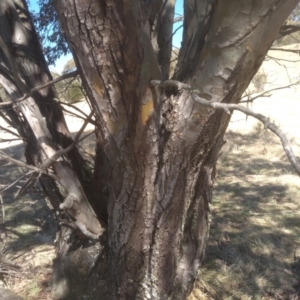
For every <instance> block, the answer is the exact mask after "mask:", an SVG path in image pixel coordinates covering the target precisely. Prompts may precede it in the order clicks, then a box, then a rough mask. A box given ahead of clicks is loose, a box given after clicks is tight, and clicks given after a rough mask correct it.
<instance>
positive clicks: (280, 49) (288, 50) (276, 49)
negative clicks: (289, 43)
mask: <svg viewBox="0 0 300 300" xmlns="http://www.w3.org/2000/svg"><path fill="white" fill-rule="evenodd" d="M270 50H273V51H284V52H293V53H298V54H300V50H296V49H284V48H276V47H272V48H270Z"/></svg>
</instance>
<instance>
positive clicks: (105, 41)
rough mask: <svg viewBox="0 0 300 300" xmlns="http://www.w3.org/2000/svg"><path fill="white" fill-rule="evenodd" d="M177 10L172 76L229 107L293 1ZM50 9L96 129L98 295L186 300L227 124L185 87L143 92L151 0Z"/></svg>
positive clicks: (75, 1) (155, 73)
mask: <svg viewBox="0 0 300 300" xmlns="http://www.w3.org/2000/svg"><path fill="white" fill-rule="evenodd" d="M185 3H186V4H185V12H186V14H187V17H186V18H185V29H184V32H185V36H184V39H183V47H182V49H181V51H180V55H179V57H180V59H179V64H178V68H177V73H176V74H175V78H176V79H179V80H180V81H183V82H186V83H188V84H190V85H191V86H192V87H193V88H194V89H195V90H197V92H198V94H199V96H200V97H202V98H204V99H209V100H213V101H219V102H228V103H236V102H238V101H239V99H240V96H241V95H242V93H243V91H244V89H245V88H246V86H247V85H248V84H249V82H250V80H251V78H252V76H253V75H254V74H255V72H256V71H257V69H258V67H259V66H260V64H261V63H262V60H263V58H264V56H265V54H266V52H267V50H268V48H269V47H270V45H271V43H272V42H273V40H274V39H275V37H276V34H277V33H278V30H279V28H280V26H281V25H282V24H283V22H284V20H285V19H286V18H287V16H288V14H289V13H290V12H291V10H292V9H293V7H295V5H296V4H297V1H296V0H289V1H287V0H284V1H283V0H281V1H279V0H269V1H240V0H232V1H213V0H211V1H210V0H207V1H200V2H199V1H195V0H187V1H186V2H185ZM56 6H57V10H58V12H59V15H60V20H61V24H62V27H63V28H64V30H65V33H66V36H67V38H68V41H69V43H70V45H72V51H73V54H74V56H75V58H76V59H75V60H76V62H77V67H78V69H79V70H80V73H81V76H82V80H83V83H84V85H85V88H86V90H87V91H88V94H89V97H90V101H91V104H92V106H93V107H94V109H95V111H96V117H97V122H98V128H97V160H96V169H95V174H94V183H95V185H94V195H95V199H94V201H95V202H94V206H95V207H96V210H97V211H100V212H101V216H102V217H103V218H105V222H107V236H106V243H105V245H104V246H105V249H104V254H103V256H102V257H101V259H100V260H99V262H98V275H97V276H99V277H98V282H99V289H98V291H97V297H98V298H101V299H185V298H186V296H187V295H188V293H189V292H190V290H191V288H192V285H193V282H194V279H195V277H196V275H197V271H198V268H199V265H200V262H201V260H202V257H203V255H204V249H205V243H206V237H207V233H208V220H207V216H208V210H209V208H208V207H209V202H210V200H211V193H212V186H213V181H214V175H215V163H216V160H217V157H218V153H219V151H220V149H221V147H222V145H223V143H224V142H223V135H224V132H225V130H226V127H227V124H228V121H229V118H230V117H229V116H228V115H226V114H225V113H222V112H220V111H213V110H209V109H207V108H206V107H202V106H201V105H198V104H196V103H195V102H194V100H193V98H192V95H191V93H190V92H189V91H184V90H178V89H176V88H172V87H169V88H168V87H166V88H155V87H150V85H149V81H150V80H152V79H156V80H161V79H164V78H166V75H165V74H166V72H165V71H164V70H161V69H160V67H159V63H158V56H157V51H156V49H155V46H153V45H155V43H154V41H153V36H154V35H153V32H152V31H151V30H152V25H153V23H152V24H151V22H149V19H151V18H149V16H151V14H153V11H154V12H156V14H159V12H160V11H161V9H162V6H161V3H160V2H159V1H153V5H151V3H150V2H149V1H104V0H102V1H96V0H92V1H89V2H88V3H87V2H86V1H83V0H82V1H81V0H72V1H71V0H66V1H56ZM154 15H155V13H154ZM151 20H152V21H153V20H155V18H152V19H151ZM154 23H155V22H154ZM107 286H109V287H110V288H109V289H107V288H105V287H107ZM90 295H91V297H92V293H91V294H90ZM95 297H96V296H95ZM95 299H96V298H95Z"/></svg>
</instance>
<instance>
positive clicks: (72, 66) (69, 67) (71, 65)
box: [62, 59, 76, 74]
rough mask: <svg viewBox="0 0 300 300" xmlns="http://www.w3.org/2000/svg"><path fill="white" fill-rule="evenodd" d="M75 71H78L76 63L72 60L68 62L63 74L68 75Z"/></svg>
mask: <svg viewBox="0 0 300 300" xmlns="http://www.w3.org/2000/svg"><path fill="white" fill-rule="evenodd" d="M75 70H76V65H75V61H74V59H70V60H68V61H67V62H66V64H65V66H64V69H63V71H62V73H63V74H67V73H69V72H72V71H75Z"/></svg>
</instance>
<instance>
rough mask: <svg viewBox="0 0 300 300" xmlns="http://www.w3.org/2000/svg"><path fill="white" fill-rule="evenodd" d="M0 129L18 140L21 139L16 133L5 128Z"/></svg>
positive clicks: (0, 127)
mask: <svg viewBox="0 0 300 300" xmlns="http://www.w3.org/2000/svg"><path fill="white" fill-rule="evenodd" d="M0 129H1V130H3V131H6V132H8V133H10V134H11V135H14V136H16V137H17V138H18V139H22V138H21V137H20V136H19V135H18V134H17V133H15V132H13V131H12V130H10V129H8V128H5V127H3V126H1V125H0Z"/></svg>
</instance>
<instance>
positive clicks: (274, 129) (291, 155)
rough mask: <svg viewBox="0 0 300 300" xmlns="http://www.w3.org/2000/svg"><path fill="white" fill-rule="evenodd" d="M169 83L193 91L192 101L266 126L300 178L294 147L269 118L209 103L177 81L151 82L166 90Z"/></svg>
mask: <svg viewBox="0 0 300 300" xmlns="http://www.w3.org/2000/svg"><path fill="white" fill-rule="evenodd" d="M168 82H170V85H169V86H170V87H174V85H176V84H177V89H178V90H179V91H180V90H189V91H191V97H192V99H193V100H194V101H195V102H197V103H199V104H201V105H203V106H206V107H210V108H213V109H221V110H224V111H225V112H226V113H227V114H231V113H232V111H233V110H238V111H240V112H242V113H244V114H245V115H247V116H251V117H253V118H255V119H257V120H259V121H260V122H262V123H263V124H264V127H265V129H269V130H271V131H272V132H273V133H274V134H275V135H277V136H278V137H279V139H280V141H281V144H282V146H283V150H284V151H285V154H286V156H287V158H288V160H289V161H290V163H291V165H292V166H293V168H294V169H295V171H296V173H297V174H298V175H299V176H300V165H299V163H298V161H297V158H296V156H295V154H294V152H293V150H292V147H291V145H290V143H289V141H288V139H287V137H286V135H285V134H284V133H283V132H282V131H281V130H280V129H279V127H278V126H276V125H275V124H274V123H273V122H271V121H270V119H269V118H267V117H266V116H264V115H262V114H259V113H256V112H254V111H252V110H251V109H249V108H246V107H244V106H241V105H238V104H227V103H219V102H214V101H208V100H206V99H203V98H201V97H199V96H198V95H197V94H198V93H199V92H198V90H193V89H192V87H191V86H189V85H187V84H184V83H182V82H179V81H176V80H168V81H165V82H163V83H161V82H160V81H158V80H151V82H150V84H152V86H155V85H156V86H157V85H158V86H160V87H163V88H166V87H168Z"/></svg>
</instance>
